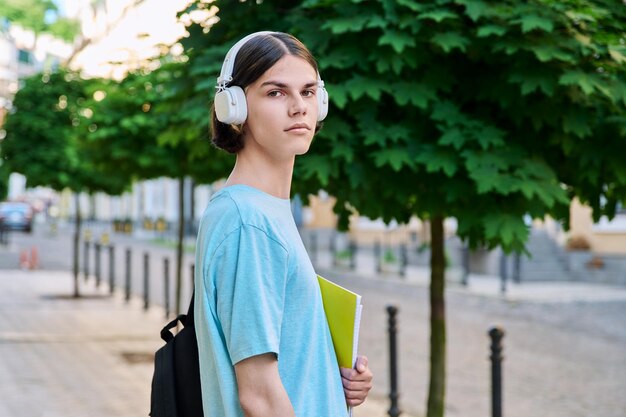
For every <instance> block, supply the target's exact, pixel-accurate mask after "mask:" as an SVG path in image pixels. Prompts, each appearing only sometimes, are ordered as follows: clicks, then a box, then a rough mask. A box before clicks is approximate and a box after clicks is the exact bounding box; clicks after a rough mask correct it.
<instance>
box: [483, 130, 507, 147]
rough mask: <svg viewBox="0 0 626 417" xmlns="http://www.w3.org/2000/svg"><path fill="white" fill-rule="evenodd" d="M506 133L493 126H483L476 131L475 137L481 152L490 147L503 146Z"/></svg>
mask: <svg viewBox="0 0 626 417" xmlns="http://www.w3.org/2000/svg"><path fill="white" fill-rule="evenodd" d="M505 135H506V133H505V132H504V131H503V130H500V129H498V128H496V127H493V126H485V127H484V128H482V129H480V130H478V131H477V134H476V136H475V138H476V140H477V141H478V143H479V144H480V146H481V148H482V149H483V150H487V149H489V147H491V146H502V145H504V137H505Z"/></svg>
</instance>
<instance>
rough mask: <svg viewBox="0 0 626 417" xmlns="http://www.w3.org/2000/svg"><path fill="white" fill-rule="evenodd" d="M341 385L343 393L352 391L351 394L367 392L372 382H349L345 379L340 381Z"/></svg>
mask: <svg viewBox="0 0 626 417" xmlns="http://www.w3.org/2000/svg"><path fill="white" fill-rule="evenodd" d="M341 384H342V385H343V389H344V391H353V392H364V393H367V392H369V390H370V389H372V385H373V384H372V380H371V379H368V380H363V381H351V380H348V379H345V378H342V379H341Z"/></svg>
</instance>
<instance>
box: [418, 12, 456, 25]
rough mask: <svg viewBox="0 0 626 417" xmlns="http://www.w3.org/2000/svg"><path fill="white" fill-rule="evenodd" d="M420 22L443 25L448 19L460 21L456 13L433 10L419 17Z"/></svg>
mask: <svg viewBox="0 0 626 417" xmlns="http://www.w3.org/2000/svg"><path fill="white" fill-rule="evenodd" d="M417 18H418V19H419V20H427V19H430V20H434V21H435V22H437V23H441V22H443V21H444V20H446V19H458V16H457V15H456V14H455V13H452V12H451V11H449V10H445V9H440V10H432V11H429V12H426V13H420V15H419V16H418V17H417Z"/></svg>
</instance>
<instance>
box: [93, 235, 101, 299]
mask: <svg viewBox="0 0 626 417" xmlns="http://www.w3.org/2000/svg"><path fill="white" fill-rule="evenodd" d="M100 249H101V247H100V243H98V242H96V243H95V244H94V250H95V253H94V255H95V258H96V260H95V263H96V265H95V275H96V288H100V280H101V278H102V277H101V276H100V272H101V271H100Z"/></svg>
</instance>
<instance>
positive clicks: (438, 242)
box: [426, 216, 446, 417]
mask: <svg viewBox="0 0 626 417" xmlns="http://www.w3.org/2000/svg"><path fill="white" fill-rule="evenodd" d="M430 226H431V229H430V236H431V240H430V268H431V274H430V386H429V390H428V410H427V413H426V415H427V417H443V415H444V407H445V393H446V309H445V301H444V288H445V255H444V242H443V217H441V216H435V217H433V218H432V221H431V224H430Z"/></svg>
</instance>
